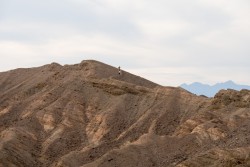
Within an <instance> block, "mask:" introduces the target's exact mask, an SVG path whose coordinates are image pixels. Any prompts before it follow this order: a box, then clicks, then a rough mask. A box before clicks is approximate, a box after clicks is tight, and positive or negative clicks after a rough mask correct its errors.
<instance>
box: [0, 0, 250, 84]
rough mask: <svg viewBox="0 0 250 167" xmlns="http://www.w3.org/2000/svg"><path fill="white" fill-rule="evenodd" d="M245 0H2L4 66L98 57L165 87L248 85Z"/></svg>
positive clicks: (249, 35) (248, 6)
mask: <svg viewBox="0 0 250 167" xmlns="http://www.w3.org/2000/svg"><path fill="white" fill-rule="evenodd" d="M249 18H250V1H248V0H203V1H198V0H191V1H185V0H176V1H169V0H167V1H164V0H157V1H143V0H137V1H132V0H119V1H115V0H83V1H81V0H61V1H58V0H57V1H56V0H50V1H49V0H44V1H32V0H23V1H19V0H0V60H1V61H0V71H6V70H10V69H15V68H19V67H34V66H40V65H44V64H48V63H51V62H58V63H60V64H74V63H79V62H80V61H82V60H85V59H95V60H98V61H102V62H104V63H107V64H110V65H113V66H121V67H122V68H123V69H124V70H126V71H129V72H131V73H134V74H136V75H140V76H142V77H145V78H147V79H150V80H152V81H154V82H157V83H159V84H162V85H173V86H178V85H180V84H182V83H191V82H195V81H197V82H203V83H207V84H214V83H216V82H224V81H227V80H233V81H234V82H236V83H239V84H247V85H250V77H249V71H250V56H249V54H250V47H249V46H248V45H249V43H250V19H249Z"/></svg>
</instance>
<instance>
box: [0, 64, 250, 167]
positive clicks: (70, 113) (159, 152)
mask: <svg viewBox="0 0 250 167" xmlns="http://www.w3.org/2000/svg"><path fill="white" fill-rule="evenodd" d="M249 144H250V91H247V90H242V91H234V90H222V91H220V92H219V93H218V94H217V95H216V96H215V97H214V98H205V97H201V96H196V95H193V94H191V93H189V92H187V91H185V90H183V89H182V88H174V87H163V86H160V85H158V84H156V83H153V82H150V81H148V80H146V79H143V78H141V77H139V76H135V75H133V74H130V73H128V72H125V71H123V72H122V75H118V71H117V68H114V67H112V66H109V65H106V64H103V63H101V62H97V61H93V60H88V61H83V62H81V63H80V64H76V65H65V66H61V65H59V64H56V63H52V64H50V65H45V66H42V67H37V68H31V69H16V70H12V71H8V72H2V73H0V166H4V167H8V166H18V167H19V166H24V167H26V166H27V167H31V166H38V167H39V166H41V167H47V166H48V167H80V166H81V167H115V166H117V167H118V166H119V167H130V166H131V167H135V166H138V167H151V166H159V167H161V166H177V167H191V166H197V167H200V166H239V167H243V166H250V158H249V157H250V156H249V155H250V145H249Z"/></svg>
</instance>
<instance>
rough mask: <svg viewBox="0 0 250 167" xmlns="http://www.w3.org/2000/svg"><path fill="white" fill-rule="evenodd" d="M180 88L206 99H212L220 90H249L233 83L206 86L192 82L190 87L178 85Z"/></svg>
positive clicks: (247, 87) (249, 87) (244, 86)
mask: <svg viewBox="0 0 250 167" xmlns="http://www.w3.org/2000/svg"><path fill="white" fill-rule="evenodd" d="M180 87H182V88H183V89H186V90H187V91H189V92H191V93H194V94H196V95H205V96H207V97H213V96H214V95H215V94H216V93H217V92H218V91H219V90H221V89H234V90H241V89H249V90H250V86H248V85H239V84H236V83H234V82H233V81H227V82H224V83H217V84H215V85H212V86H211V85H208V84H202V83H199V82H194V83H192V84H190V85H188V84H182V85H180Z"/></svg>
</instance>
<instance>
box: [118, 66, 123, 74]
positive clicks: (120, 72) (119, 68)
mask: <svg viewBox="0 0 250 167" xmlns="http://www.w3.org/2000/svg"><path fill="white" fill-rule="evenodd" d="M118 74H119V75H121V74H122V71H121V67H120V66H119V67H118Z"/></svg>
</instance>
